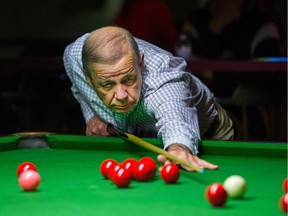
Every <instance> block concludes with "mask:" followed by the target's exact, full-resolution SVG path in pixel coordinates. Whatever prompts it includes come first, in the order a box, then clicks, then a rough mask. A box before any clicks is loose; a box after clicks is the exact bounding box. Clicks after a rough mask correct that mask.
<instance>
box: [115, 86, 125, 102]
mask: <svg viewBox="0 0 288 216" xmlns="http://www.w3.org/2000/svg"><path fill="white" fill-rule="evenodd" d="M127 96H128V93H127V88H126V87H125V86H124V85H121V86H118V87H117V88H116V91H115V93H114V97H115V98H116V99H117V100H123V99H126V98H127Z"/></svg>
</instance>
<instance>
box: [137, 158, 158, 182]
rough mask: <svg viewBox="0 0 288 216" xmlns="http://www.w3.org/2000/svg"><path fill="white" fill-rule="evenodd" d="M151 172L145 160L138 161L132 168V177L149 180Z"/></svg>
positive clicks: (151, 169) (138, 179)
mask: <svg viewBox="0 0 288 216" xmlns="http://www.w3.org/2000/svg"><path fill="white" fill-rule="evenodd" d="M153 173H154V170H153V168H152V167H151V166H150V165H149V164H148V163H145V162H138V163H137V164H136V166H135V167H134V168H133V177H134V179H136V180H137V181H149V180H150V179H151V177H152V176H153Z"/></svg>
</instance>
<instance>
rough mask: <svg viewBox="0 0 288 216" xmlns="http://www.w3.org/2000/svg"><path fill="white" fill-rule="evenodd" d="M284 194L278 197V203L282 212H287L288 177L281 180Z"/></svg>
mask: <svg viewBox="0 0 288 216" xmlns="http://www.w3.org/2000/svg"><path fill="white" fill-rule="evenodd" d="M283 190H284V194H283V195H282V196H281V197H280V201H279V205H280V208H281V210H282V211H283V212H285V213H287V210H288V177H287V178H285V179H284V181H283Z"/></svg>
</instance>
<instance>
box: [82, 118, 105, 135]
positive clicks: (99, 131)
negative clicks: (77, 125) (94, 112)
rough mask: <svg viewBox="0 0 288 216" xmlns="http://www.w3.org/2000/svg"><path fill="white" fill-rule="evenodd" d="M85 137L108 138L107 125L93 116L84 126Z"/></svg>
mask: <svg viewBox="0 0 288 216" xmlns="http://www.w3.org/2000/svg"><path fill="white" fill-rule="evenodd" d="M86 135H87V136H109V135H110V134H109V133H108V132H107V123H105V122H103V121H102V120H100V119H99V118H98V117H97V116H93V117H92V118H91V119H90V120H89V122H88V123H87V126H86Z"/></svg>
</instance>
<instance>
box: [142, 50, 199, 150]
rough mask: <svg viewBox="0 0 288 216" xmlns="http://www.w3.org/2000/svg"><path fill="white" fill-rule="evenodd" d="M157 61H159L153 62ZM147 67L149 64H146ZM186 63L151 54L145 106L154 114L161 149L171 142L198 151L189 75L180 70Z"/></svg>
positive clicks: (195, 112)
mask: <svg viewBox="0 0 288 216" xmlns="http://www.w3.org/2000/svg"><path fill="white" fill-rule="evenodd" d="M156 62H159V63H156ZM148 67H149V63H148ZM185 68H186V62H185V61H184V60H183V59H181V58H176V57H173V56H170V55H160V54H159V56H157V54H156V55H154V61H153V66H151V65H150V70H151V71H149V72H152V71H158V72H156V73H150V74H153V75H149V76H147V77H146V79H145V83H144V87H146V102H145V103H146V105H147V107H148V110H151V112H152V113H153V114H154V115H155V118H156V120H157V123H156V128H157V131H158V136H159V137H161V138H162V140H163V143H164V149H166V148H167V147H168V146H169V145H171V144H173V143H179V144H183V145H185V146H187V147H188V148H189V149H190V150H191V152H192V154H197V153H198V150H197V149H198V143H199V142H200V130H199V123H198V116H197V109H196V107H195V106H194V104H193V97H192V91H191V89H190V81H191V80H190V76H189V74H188V73H186V72H184V70H185Z"/></svg>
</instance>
